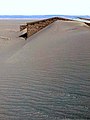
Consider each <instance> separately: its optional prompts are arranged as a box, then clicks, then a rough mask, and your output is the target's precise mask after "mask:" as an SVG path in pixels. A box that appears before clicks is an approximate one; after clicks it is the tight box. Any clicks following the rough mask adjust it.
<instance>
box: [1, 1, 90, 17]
mask: <svg viewBox="0 0 90 120" xmlns="http://www.w3.org/2000/svg"><path fill="white" fill-rule="evenodd" d="M0 15H90V0H0Z"/></svg>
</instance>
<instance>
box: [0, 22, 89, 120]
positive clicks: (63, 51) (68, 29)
mask: <svg viewBox="0 0 90 120" xmlns="http://www.w3.org/2000/svg"><path fill="white" fill-rule="evenodd" d="M23 22H25V21H9V20H8V22H7V21H3V22H2V21H0V25H1V27H2V29H0V31H1V32H0V36H3V37H4V38H5V37H8V38H10V39H9V40H6V39H2V38H0V46H1V48H0V119H1V120H60V119H85V120H86V119H90V28H87V27H86V26H82V25H81V24H79V23H75V22H63V21H57V22H55V23H53V24H52V25H50V26H48V27H47V28H45V29H44V30H42V31H40V32H39V33H37V34H35V35H33V36H32V37H31V38H28V40H27V41H25V40H24V39H22V38H18V31H19V25H20V24H21V23H23ZM5 35H6V36H5Z"/></svg>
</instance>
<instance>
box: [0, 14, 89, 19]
mask: <svg viewBox="0 0 90 120" xmlns="http://www.w3.org/2000/svg"><path fill="white" fill-rule="evenodd" d="M51 17H64V18H70V19H76V18H78V17H82V18H90V16H89V15H0V19H43V18H51Z"/></svg>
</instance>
